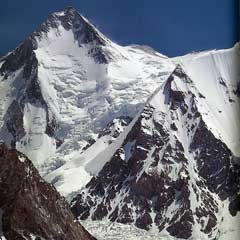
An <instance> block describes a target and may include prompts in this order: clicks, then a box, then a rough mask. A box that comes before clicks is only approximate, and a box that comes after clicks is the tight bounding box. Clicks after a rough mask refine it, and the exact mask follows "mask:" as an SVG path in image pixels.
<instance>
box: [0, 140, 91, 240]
mask: <svg viewBox="0 0 240 240" xmlns="http://www.w3.org/2000/svg"><path fill="white" fill-rule="evenodd" d="M0 163H1V164H0V192H1V194H0V209H2V210H3V215H2V230H3V234H4V236H5V238H6V239H9V240H14V239H18V240H21V239H22V240H24V239H29V240H30V239H33V238H32V237H35V238H34V239H39V240H40V239H49V240H50V239H52V240H57V239H59V240H60V239H61V240H64V239H66V240H69V239H71V240H74V239H76V240H80V239H82V240H90V239H94V238H93V237H91V236H90V234H89V233H88V232H87V231H86V230H85V229H84V228H83V227H82V226H81V225H80V224H79V223H78V222H76V221H75V220H74V217H73V215H72V213H71V211H70V208H69V206H68V204H67V202H66V201H65V199H64V198H63V197H61V196H60V195H59V193H58V192H57V191H56V189H55V188H54V187H53V186H52V185H50V184H48V183H46V182H45V181H44V180H43V179H42V178H41V177H40V175H39V174H38V172H37V170H36V169H35V167H34V166H33V165H32V163H31V162H30V161H29V160H28V159H27V158H26V157H25V156H24V155H23V154H21V153H19V152H17V151H16V150H9V149H8V148H7V147H6V146H5V145H4V144H1V145H0Z"/></svg>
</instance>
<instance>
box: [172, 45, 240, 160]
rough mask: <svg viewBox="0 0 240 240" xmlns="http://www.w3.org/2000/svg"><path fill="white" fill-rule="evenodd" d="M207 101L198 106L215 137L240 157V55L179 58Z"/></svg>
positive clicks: (229, 51)
mask: <svg viewBox="0 0 240 240" xmlns="http://www.w3.org/2000/svg"><path fill="white" fill-rule="evenodd" d="M176 62H179V63H180V64H181V65H182V66H183V68H184V69H185V71H186V72H187V74H188V75H189V77H190V78H191V79H192V80H193V82H194V83H195V85H196V87H197V88H198V90H199V91H200V92H201V93H202V94H203V96H204V97H205V99H204V100H203V101H201V104H199V109H200V111H201V112H202V113H203V118H204V120H205V121H206V122H207V124H208V126H209V128H211V129H212V131H213V132H214V134H215V136H217V137H219V138H221V139H222V140H223V142H225V143H226V144H227V145H228V147H229V148H230V149H231V150H232V151H233V153H234V154H235V155H237V156H240V147H239V146H240V134H239V132H240V117H239V113H240V108H239V95H240V85H239V84H240V51H239V45H238V44H236V45H235V46H234V47H233V48H231V49H226V50H213V51H206V52H202V53H197V54H189V55H186V56H183V57H179V58H176Z"/></svg>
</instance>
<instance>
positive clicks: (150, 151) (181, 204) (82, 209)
mask: <svg viewBox="0 0 240 240" xmlns="http://www.w3.org/2000/svg"><path fill="white" fill-rule="evenodd" d="M196 96H199V92H198V91H197V89H196V88H195V87H194V85H193V83H192V81H191V79H190V78H189V77H188V76H187V75H186V74H185V73H184V71H183V70H182V68H181V67H177V68H176V69H175V71H174V72H173V74H172V75H171V76H170V77H169V79H168V80H167V81H166V83H165V84H164V85H163V86H161V87H160V88H159V89H158V90H157V91H156V92H155V94H154V95H153V97H152V98H151V99H150V100H149V101H148V103H147V104H146V106H145V108H144V110H143V111H142V113H141V114H140V115H139V116H138V117H137V118H136V119H135V124H134V125H133V126H132V128H131V130H130V131H129V133H128V134H127V137H126V138H125V140H124V142H123V144H122V145H121V147H120V148H119V149H117V150H116V152H115V153H114V154H113V156H112V157H111V159H110V160H109V161H108V162H107V163H106V164H105V166H104V167H103V169H102V170H101V171H100V172H99V174H98V175H97V176H95V177H93V178H92V179H91V181H90V182H89V183H88V184H87V185H86V187H85V188H84V189H83V190H82V191H81V193H80V194H79V195H77V196H76V197H75V198H74V199H73V201H72V211H73V213H74V214H75V216H76V217H79V218H80V219H87V218H91V219H93V220H101V219H104V218H107V219H109V220H111V221H117V222H120V223H134V224H135V225H136V226H137V227H139V228H144V229H146V230H148V229H150V228H151V227H153V226H156V227H157V228H158V229H159V231H160V232H161V231H163V232H168V233H169V234H170V235H172V236H174V237H177V238H183V239H188V238H190V237H193V239H197V238H200V239H209V238H210V239H216V238H217V236H219V234H221V233H220V231H221V229H220V225H221V222H222V221H224V217H226V216H224V214H223V213H222V209H221V208H223V201H224V200H226V199H228V200H229V201H230V202H231V201H236V199H237V195H236V194H237V192H238V191H239V177H238V176H239V169H240V168H239V165H237V163H235V162H234V158H233V155H232V153H231V151H230V150H229V149H228V148H227V146H226V145H225V144H224V143H223V142H222V141H221V140H219V139H217V138H216V137H215V136H214V135H213V133H212V132H211V131H210V130H209V129H208V127H207V125H206V123H205V122H204V121H203V119H202V116H201V114H200V112H199V111H198V108H197V102H198V98H197V97H196ZM231 205H232V207H233V208H234V210H233V209H232V210H229V212H230V213H232V212H233V211H234V212H236V211H237V207H236V204H230V205H229V206H228V207H229V208H230V209H231ZM223 224H224V223H223Z"/></svg>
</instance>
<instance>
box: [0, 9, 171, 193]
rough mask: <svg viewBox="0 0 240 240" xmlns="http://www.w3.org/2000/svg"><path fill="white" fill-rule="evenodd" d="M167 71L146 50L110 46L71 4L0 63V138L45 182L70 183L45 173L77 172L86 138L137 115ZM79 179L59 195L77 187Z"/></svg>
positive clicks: (81, 181)
mask: <svg viewBox="0 0 240 240" xmlns="http://www.w3.org/2000/svg"><path fill="white" fill-rule="evenodd" d="M173 68H174V64H173V63H172V62H171V60H170V59H168V58H167V57H165V56H163V55H161V54H159V53H157V52H155V51H153V50H149V48H142V47H139V46H129V47H122V46H119V45H117V44H115V43H113V42H111V41H110V40H109V39H108V38H107V37H105V36H104V35H103V34H102V33H101V32H100V31H98V30H97V29H96V28H95V27H94V26H93V25H92V24H91V23H89V22H88V21H87V20H86V19H85V18H84V17H82V16H81V15H80V14H79V13H78V12H77V11H76V10H75V9H73V8H71V7H70V8H67V9H65V10H64V11H62V12H57V13H53V14H51V15H50V16H49V18H48V19H47V20H46V21H45V22H44V23H43V24H42V25H41V26H40V27H39V29H38V30H37V31H35V32H34V33H33V34H31V36H29V37H28V38H27V39H26V40H25V41H24V42H23V43H22V44H21V45H20V46H19V47H18V48H16V49H15V50H14V51H13V52H11V53H9V54H8V55H7V56H5V57H4V58H2V59H1V60H0V95H1V99H0V140H2V141H4V142H5V143H6V144H7V145H8V146H11V147H13V148H16V149H17V150H19V151H20V152H22V153H24V154H25V155H26V156H28V158H29V159H31V160H32V162H33V163H34V164H35V166H36V167H37V168H38V170H40V173H41V175H42V176H45V177H46V179H48V180H49V181H53V180H54V182H55V184H56V185H58V186H62V184H65V183H66V182H68V183H70V182H71V181H72V172H68V173H66V171H65V170H66V169H65V170H64V173H66V174H64V173H62V172H60V173H59V172H57V173H56V174H54V173H53V174H52V175H51V176H46V174H48V173H52V171H53V170H55V169H57V168H59V167H61V166H63V165H65V163H69V165H68V167H67V169H75V168H76V164H77V165H79V161H78V158H79V155H80V154H81V153H82V152H83V151H84V149H85V146H86V144H87V143H88V141H94V139H95V138H97V136H98V133H99V131H100V130H101V129H103V128H105V127H106V126H107V124H109V123H110V122H112V121H114V119H117V118H121V117H122V116H125V117H130V118H133V117H135V116H136V114H137V112H138V111H139V110H140V109H141V108H142V106H143V104H144V103H145V101H146V99H147V98H148V96H149V95H150V94H152V92H153V91H154V90H155V89H156V88H157V87H158V86H159V85H160V84H161V83H162V82H163V81H165V80H166V78H167V77H168V76H169V74H170V73H171V71H172V70H173ZM83 175H84V176H85V180H84V179H83V178H81V177H79V174H76V175H75V176H76V178H74V181H75V182H76V185H78V187H77V188H71V186H70V187H67V190H66V191H65V190H63V191H61V193H63V194H65V195H67V194H69V193H71V192H73V191H76V190H79V189H80V188H81V186H83V185H84V184H85V183H86V182H87V181H88V179H89V177H90V176H89V173H88V172H86V170H85V169H84V168H83ZM69 178H70V179H69ZM56 179H57V180H56Z"/></svg>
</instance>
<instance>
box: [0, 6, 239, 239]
mask: <svg viewBox="0 0 240 240" xmlns="http://www.w3.org/2000/svg"><path fill="white" fill-rule="evenodd" d="M186 37H188V36H186ZM189 37H190V36H189ZM239 58H240V51H239V44H236V45H235V46H234V47H233V48H231V49H226V50H212V51H205V52H199V53H193V54H188V55H185V56H180V57H176V58H168V57H166V56H164V55H162V54H160V53H158V52H156V51H154V50H153V49H151V48H150V47H147V46H139V45H131V46H125V47H123V46H120V45H117V44H116V43H114V42H112V41H111V40H110V39H108V38H107V37H106V36H104V35H103V34H102V33H101V32H100V31H99V30H97V29H96V27H95V26H93V25H92V24H91V23H90V22H89V21H88V20H87V19H85V18H84V17H83V16H81V15H80V14H79V13H78V12H77V11H76V10H75V9H74V8H72V7H68V8H66V9H65V10H64V11H62V12H56V13H53V14H51V15H50V16H49V18H48V19H47V20H46V21H45V22H44V23H43V24H42V25H41V26H40V27H39V28H38V29H37V30H36V31H35V32H33V33H32V34H31V35H30V36H29V37H28V38H26V39H25V41H24V42H23V43H22V44H21V45H20V46H18V47H17V48H16V49H15V50H14V51H12V52H10V53H9V54H8V55H6V56H4V57H2V58H1V59H0V95H1V99H0V140H1V141H2V142H4V144H5V145H6V146H7V147H8V148H11V149H16V150H17V151H18V152H21V153H23V154H25V155H26V156H27V157H28V158H29V159H30V160H31V161H32V163H33V164H34V165H35V167H36V168H37V169H38V171H39V173H40V174H41V176H42V177H44V178H45V180H47V181H48V182H50V183H52V184H54V185H55V187H56V188H57V190H58V191H59V192H60V193H61V194H63V195H64V196H66V197H67V199H68V200H69V202H71V209H72V211H73V213H74V214H75V217H78V218H80V219H88V220H89V219H90V220H91V219H92V220H103V221H104V220H110V221H113V222H120V223H128V224H129V223H131V224H134V225H135V226H137V227H138V228H143V229H146V230H153V231H156V232H157V233H158V232H161V233H163V234H164V235H167V236H172V237H175V238H177V239H201V240H202V239H233V240H235V239H236V240H237V239H238V235H239V231H238V229H239V224H238V223H239V220H240V219H239V213H238V211H239V205H240V203H239V199H240V197H239V195H238V193H239V157H240V151H239V149H240V144H239V143H240V136H239V132H240V118H239V112H240V111H239V110H240V109H239V97H240V82H239V79H240V66H239V62H240V61H239Z"/></svg>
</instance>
